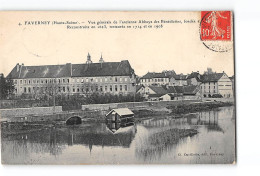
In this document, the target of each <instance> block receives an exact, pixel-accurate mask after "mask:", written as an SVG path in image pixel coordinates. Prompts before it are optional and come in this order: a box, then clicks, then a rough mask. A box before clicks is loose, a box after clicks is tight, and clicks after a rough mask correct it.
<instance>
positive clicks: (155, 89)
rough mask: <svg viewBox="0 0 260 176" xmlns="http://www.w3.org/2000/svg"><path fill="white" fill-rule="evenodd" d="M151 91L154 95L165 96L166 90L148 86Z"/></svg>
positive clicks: (160, 87)
mask: <svg viewBox="0 0 260 176" xmlns="http://www.w3.org/2000/svg"><path fill="white" fill-rule="evenodd" d="M148 87H149V88H150V89H152V90H153V91H154V92H155V93H156V94H166V93H167V90H165V89H164V88H163V87H162V86H148Z"/></svg>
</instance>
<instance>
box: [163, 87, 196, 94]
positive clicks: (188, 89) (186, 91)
mask: <svg viewBox="0 0 260 176" xmlns="http://www.w3.org/2000/svg"><path fill="white" fill-rule="evenodd" d="M167 91H168V93H178V94H183V95H194V94H196V93H197V92H198V91H199V86H195V85H190V86H169V88H168V89H167Z"/></svg>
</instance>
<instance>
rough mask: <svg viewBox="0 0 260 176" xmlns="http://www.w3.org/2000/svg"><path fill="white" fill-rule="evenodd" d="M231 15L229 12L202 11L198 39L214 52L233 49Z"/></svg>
mask: <svg viewBox="0 0 260 176" xmlns="http://www.w3.org/2000/svg"><path fill="white" fill-rule="evenodd" d="M231 17H232V14H231V12H230V11H202V12H201V23H200V39H201V41H202V42H203V44H204V45H205V46H206V47H207V48H208V49H210V50H212V51H215V52H227V51H229V50H231V49H232V48H233V42H232V18H231Z"/></svg>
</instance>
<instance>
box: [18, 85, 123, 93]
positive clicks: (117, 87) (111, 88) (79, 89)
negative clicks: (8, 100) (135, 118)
mask: <svg viewBox="0 0 260 176" xmlns="http://www.w3.org/2000/svg"><path fill="white" fill-rule="evenodd" d="M20 89H21V90H22V87H21V88H20ZM127 90H128V87H127V85H114V86H112V85H110V86H90V87H88V86H87V87H73V88H72V90H70V87H69V86H67V87H66V86H63V87H57V88H56V89H54V88H53V87H33V88H31V87H24V88H23V93H33V92H38V91H52V92H55V91H57V92H70V91H72V92H74V93H75V92H81V93H86V92H90V91H91V92H93V91H100V92H103V91H105V92H109V91H110V92H113V91H115V92H117V91H120V92H121V91H127Z"/></svg>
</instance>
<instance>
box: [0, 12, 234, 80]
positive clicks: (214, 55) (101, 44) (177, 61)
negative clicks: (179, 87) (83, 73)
mask: <svg viewBox="0 0 260 176" xmlns="http://www.w3.org/2000/svg"><path fill="white" fill-rule="evenodd" d="M200 18H201V15H200V12H188V13H184V12H178V13H172V12H157V13H156V12H153V13H150V12H114V13H112V12H63V13H61V12H48V13H44V12H0V32H1V33H0V39H1V40H0V60H1V65H0V73H4V74H5V75H7V74H8V73H9V72H10V71H11V69H12V68H13V67H14V66H15V65H16V64H17V63H20V64H21V63H24V65H28V66H29V65H52V64H66V63H74V64H76V63H84V62H86V59H87V54H88V52H89V53H90V55H91V56H92V61H93V62H98V60H99V58H100V55H101V53H102V55H103V58H104V60H105V61H107V62H116V61H121V60H129V62H130V64H131V65H132V67H133V68H134V69H135V72H136V74H138V75H139V76H142V75H144V74H145V73H146V72H148V71H149V72H153V71H154V72H160V71H162V70H175V71H176V72H177V73H184V74H187V73H190V72H192V71H200V72H203V71H205V70H206V69H207V67H211V68H212V69H213V70H214V71H217V72H222V71H225V72H226V73H227V74H228V75H230V76H232V75H233V74H234V71H233V70H234V68H233V67H234V63H233V62H234V60H233V59H234V58H233V50H232V49H231V50H229V51H228V52H222V53H220V52H214V51H212V50H209V49H208V48H206V47H205V46H204V44H203V42H202V41H201V40H200V36H199V35H200V34H199V30H200V29H199V27H200V23H199V21H200ZM114 20H117V21H119V20H123V21H127V20H129V21H133V20H137V21H139V20H146V21H153V22H154V20H158V21H161V20H166V21H167V20H173V21H175V20H181V21H182V22H183V21H184V20H194V21H195V23H182V24H180V23H164V24H162V25H163V27H162V28H160V29H155V28H153V29H150V28H149V29H148V28H142V29H133V27H134V26H135V25H131V26H132V28H131V29H109V28H107V29H98V28H96V29H67V27H66V25H25V21H27V23H28V21H51V22H52V21H57V22H66V21H74V22H79V23H80V24H78V25H82V26H88V24H89V23H88V21H96V22H97V21H111V22H113V21H114ZM19 23H20V24H21V25H19ZM118 25H119V24H118ZM138 25H140V24H138ZM142 25H144V24H142ZM152 25H153V26H154V25H155V24H152ZM107 27H108V25H107Z"/></svg>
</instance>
